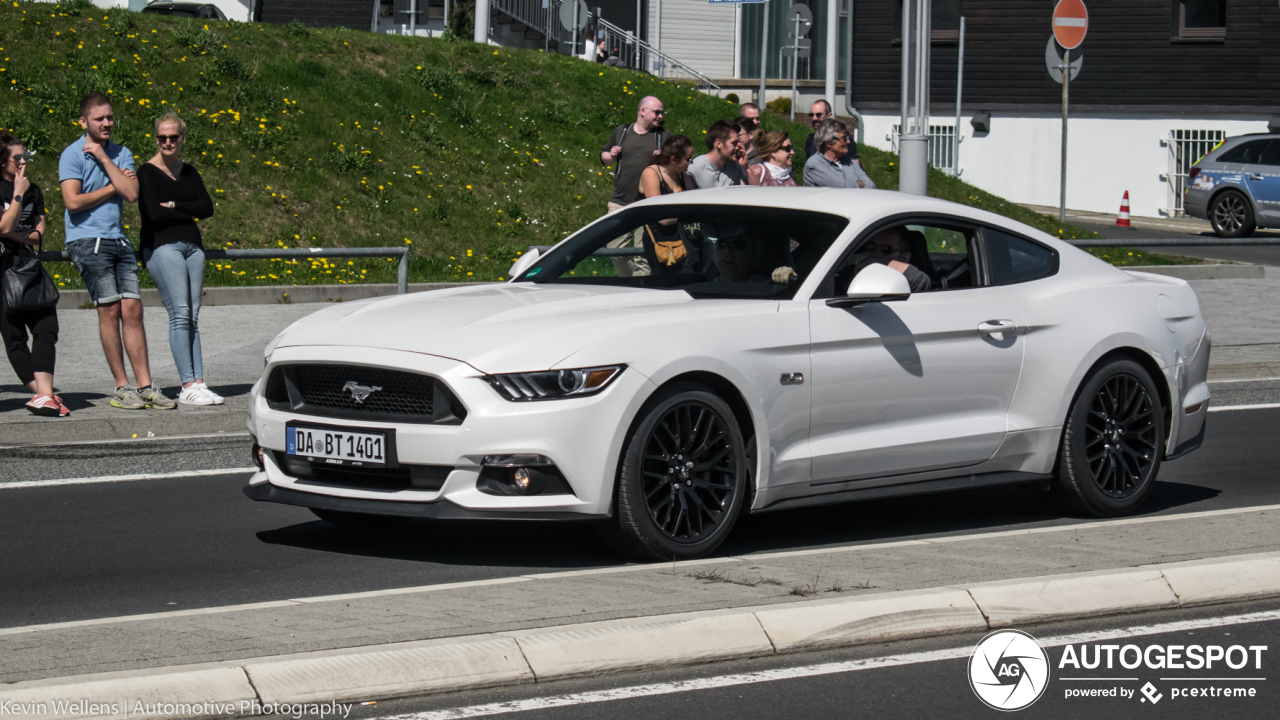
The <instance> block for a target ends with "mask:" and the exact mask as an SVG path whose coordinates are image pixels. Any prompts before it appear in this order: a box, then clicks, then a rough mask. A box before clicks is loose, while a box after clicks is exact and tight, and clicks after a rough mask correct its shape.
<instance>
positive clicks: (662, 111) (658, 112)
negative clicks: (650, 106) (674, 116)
mask: <svg viewBox="0 0 1280 720" xmlns="http://www.w3.org/2000/svg"><path fill="white" fill-rule="evenodd" d="M649 112H651V113H653V114H654V115H666V114H667V111H666V110H650V111H649Z"/></svg>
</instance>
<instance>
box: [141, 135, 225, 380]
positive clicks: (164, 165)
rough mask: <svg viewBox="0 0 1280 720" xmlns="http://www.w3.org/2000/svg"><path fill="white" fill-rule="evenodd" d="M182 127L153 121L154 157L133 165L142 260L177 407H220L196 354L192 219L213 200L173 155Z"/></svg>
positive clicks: (199, 251) (200, 283)
mask: <svg viewBox="0 0 1280 720" xmlns="http://www.w3.org/2000/svg"><path fill="white" fill-rule="evenodd" d="M186 139H187V126H186V123H184V122H182V118H180V117H178V115H177V114H176V113H166V114H164V115H161V116H160V117H159V119H157V120H156V144H157V145H158V146H159V150H158V151H157V152H156V154H155V156H154V157H152V158H151V159H150V160H148V161H147V162H146V163H144V164H143V165H140V166H139V167H138V195H139V197H138V209H139V210H140V211H141V214H142V263H143V265H145V266H146V268H147V271H148V272H150V273H151V279H152V280H154V281H155V283H156V289H157V290H159V291H160V299H161V300H163V301H164V307H165V310H167V311H169V348H170V349H171V350H172V351H173V362H174V364H175V365H176V366H177V368H178V375H179V377H180V378H181V379H182V393H181V395H179V397H178V403H179V404H181V405H220V404H222V398H221V397H220V396H218V395H217V394H215V393H214V392H213V391H212V390H210V389H209V387H208V386H207V385H205V383H204V368H203V362H202V359H201V352H200V327H199V316H200V294H201V293H202V292H203V291H204V245H203V243H202V242H201V238H200V229H199V228H198V227H196V220H203V219H205V218H208V217H210V216H212V215H213V201H212V200H210V199H209V192H208V191H207V190H206V189H205V187H204V181H203V180H201V179H200V173H198V172H196V169H195V168H194V167H191V166H190V165H188V164H186V163H184V162H183V161H182V158H181V157H179V153H180V152H182V145H183V143H184V142H186Z"/></svg>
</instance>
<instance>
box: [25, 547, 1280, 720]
mask: <svg viewBox="0 0 1280 720" xmlns="http://www.w3.org/2000/svg"><path fill="white" fill-rule="evenodd" d="M1274 597H1280V553H1264V554H1257V555H1240V556H1232V557H1220V558H1211V559H1205V560H1191V561H1185V562H1177V563H1164V564H1158V565H1144V566H1141V567H1134V568H1120V569H1115V570H1104V571H1097V572H1083V573H1070V574H1063V575H1052V576H1046V577H1036V578H1020V579H1015V580H1005V581H998V582H987V583H975V584H972V585H964V586H952V587H940V588H929V589H923V590H908V591H902V592H892V593H883V594H879V595H871V596H862V597H851V598H833V599H828V600H816V601H802V602H797V603H793V604H789V605H770V606H764V607H755V608H736V609H726V610H714V611H704V612H695V613H679V614H672V615H664V616H654V617H645V618H630V619H625V620H608V621H603V622H593V623H582V624H575V625H565V626H559V627H548V628H540V629H534V630H522V631H514V632H503V633H493V634H484V635H474V636H466V637H456V638H445V639H438V640H426V641H419V642H411V643H395V644H389V645H379V646H371V647H356V648H346V649H341V650H327V651H321V652H313V653H301V654H295V655H283V656H276V657H266V658H254V659H248V660H241V661H229V662H225V663H206V664H203V665H198V666H186V667H183V666H179V667H169V668H155V669H150V670H138V671H130V672H124V673H105V674H100V675H86V676H79V677H67V678H53V679H47V680H33V681H24V682H19V683H13V684H10V685H0V702H4V701H9V702H10V703H14V702H18V703H23V704H26V703H37V704H38V703H42V702H43V703H46V704H47V706H48V708H47V710H46V711H45V712H33V713H27V716H28V717H42V718H112V719H116V718H121V719H122V718H124V717H125V714H124V713H123V712H119V711H113V710H112V709H111V703H116V704H117V706H118V704H119V701H120V699H122V698H129V699H130V700H129V702H130V706H129V710H130V712H129V713H128V716H129V717H135V718H148V717H153V718H160V717H184V718H202V717H213V716H224V717H229V716H238V715H247V714H253V713H251V712H245V711H239V710H231V711H229V712H225V713H212V714H211V713H210V712H208V708H209V707H210V706H217V707H222V708H239V707H242V705H241V704H242V703H249V704H252V703H253V702H257V703H259V704H262V705H265V704H270V703H323V702H334V701H338V702H354V701H368V700H378V699H384V698H394V697H405V696H410V695H421V694H431V693H445V692H455V691H460V690H470V689H476V688H483V687H498V686H510V685H521V684H530V683H538V682H547V681H552V680H557V679H562V678H568V677H581V676H586V675H603V674H608V673H616V672H622V671H626V670H639V669H646V668H665V667H672V666H677V665H691V664H698V663H705V662H710V661H716V660H727V659H736V658H745V657H762V656H769V655H780V654H786V653H791V652H797V651H801V650H809V649H816V648H835V647H848V646H854V645H863V644H868V643H876V642H884V641H888V640H906V639H911V638H921V637H936V636H940V635H949V634H957V633H963V632H981V631H985V630H988V629H993V628H997V627H1008V626H1012V625H1018V626H1022V627H1027V626H1033V625H1036V624H1038V623H1043V622H1048V621H1050V620H1062V619H1069V618H1085V617H1105V616H1110V615H1119V614H1125V613H1133V612H1138V611H1142V610H1151V609H1159V608H1178V607H1194V606H1203V605H1209V604H1222V603H1229V602H1242V601H1247V600H1258V599H1264V598H1274ZM55 699H78V700H83V701H86V702H90V703H99V705H97V706H92V705H86V706H78V707H74V708H71V709H70V710H71V711H66V712H62V711H59V712H55V711H54V710H55V708H54V706H53V704H52V703H53V701H54V700H55ZM135 699H144V700H147V701H150V702H152V703H160V704H163V706H162V707H160V708H159V709H160V710H161V711H160V712H149V711H147V708H145V707H144V708H143V711H142V712H135V710H136V707H135V706H134V705H133V704H132V703H133V702H134V700H135ZM182 703H193V704H194V705H193V707H192V711H191V712H182V706H181V704H182ZM175 705H177V706H178V707H177V708H176V709H175V707H174V706H175ZM250 706H251V705H250ZM104 707H105V708H106V710H103V708H104ZM121 709H122V708H121Z"/></svg>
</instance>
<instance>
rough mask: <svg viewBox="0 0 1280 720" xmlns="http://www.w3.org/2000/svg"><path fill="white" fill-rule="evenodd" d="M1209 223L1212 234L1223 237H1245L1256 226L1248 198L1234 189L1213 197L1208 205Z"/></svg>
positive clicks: (1250, 233)
mask: <svg viewBox="0 0 1280 720" xmlns="http://www.w3.org/2000/svg"><path fill="white" fill-rule="evenodd" d="M1209 224H1210V225H1212V226H1213V234H1214V235H1217V236H1218V237H1224V238H1238V237H1246V236H1248V235H1252V234H1253V230H1254V228H1256V227H1257V223H1256V222H1255V220H1254V217H1253V206H1252V205H1250V204H1249V198H1247V197H1245V196H1244V195H1242V194H1241V193H1239V192H1236V191H1235V190H1228V191H1226V192H1224V193H1222V194H1221V195H1219V196H1217V197H1216V198H1214V199H1213V204H1212V205H1210V206H1209Z"/></svg>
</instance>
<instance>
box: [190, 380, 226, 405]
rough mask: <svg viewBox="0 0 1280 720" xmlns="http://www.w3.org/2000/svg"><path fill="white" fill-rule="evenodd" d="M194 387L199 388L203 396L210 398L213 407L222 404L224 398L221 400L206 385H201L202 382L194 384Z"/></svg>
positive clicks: (219, 396) (220, 397)
mask: <svg viewBox="0 0 1280 720" xmlns="http://www.w3.org/2000/svg"><path fill="white" fill-rule="evenodd" d="M195 386H196V387H198V388H200V389H201V390H202V391H204V394H205V395H208V396H209V397H210V399H212V400H213V404H214V405H221V404H222V403H223V401H224V398H223V397H222V396H221V395H219V394H218V393H216V392H214V391H212V390H210V389H209V386H208V385H205V384H204V383H202V382H198V383H196V385H195Z"/></svg>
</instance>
